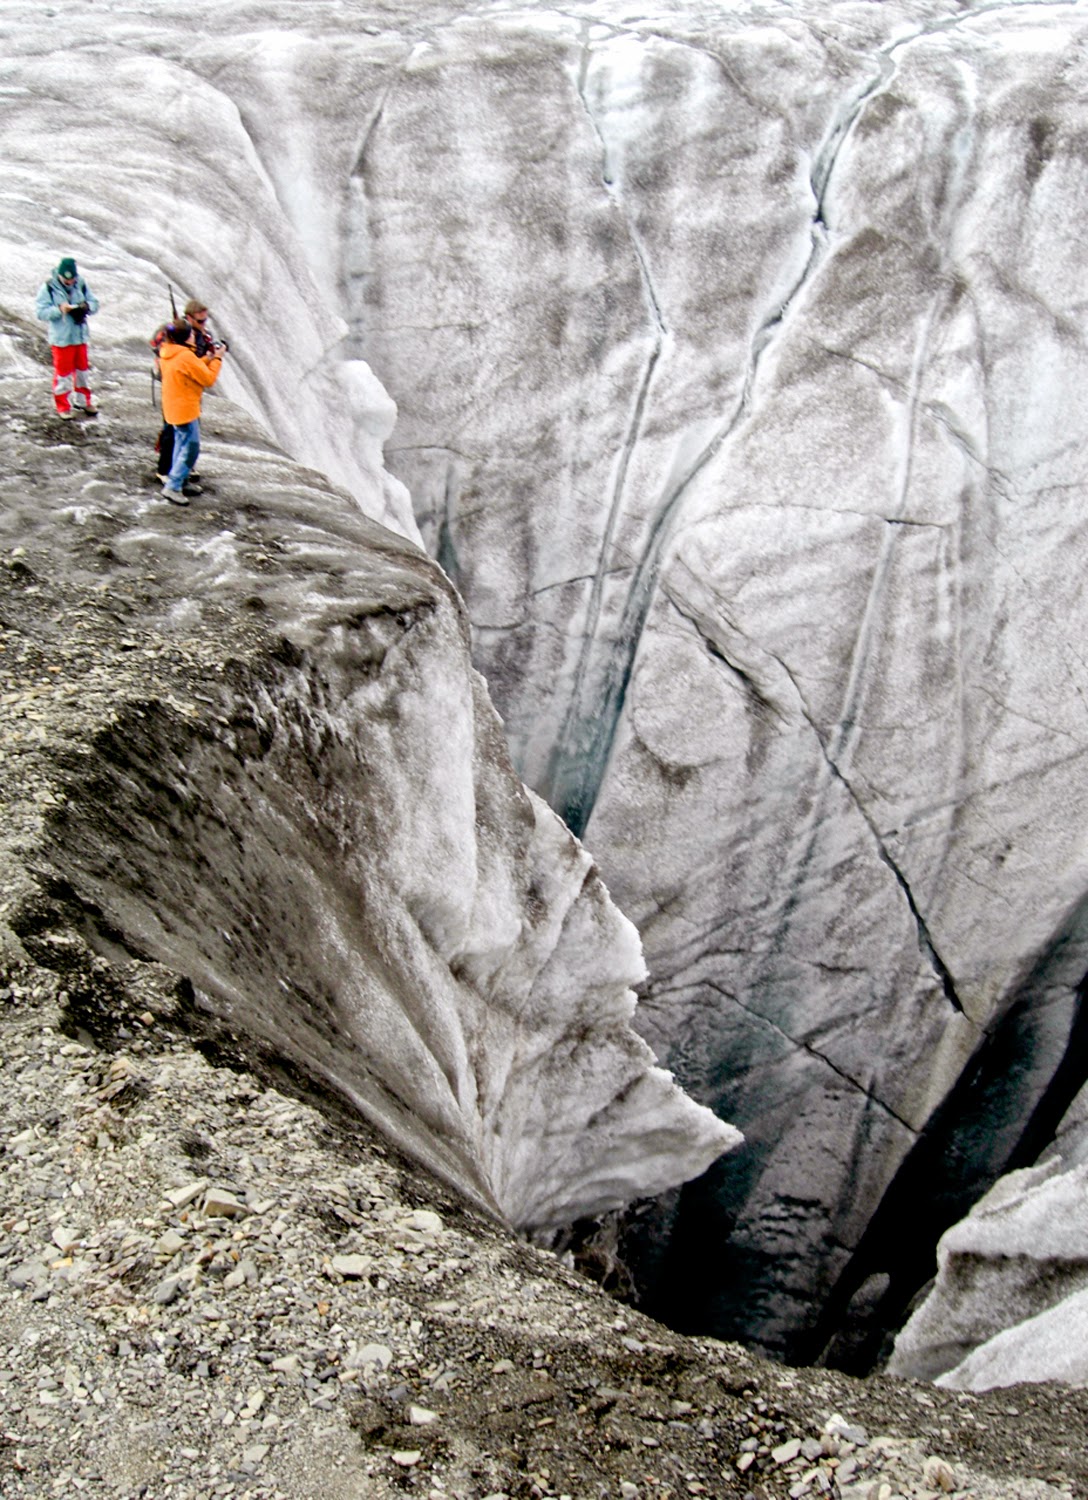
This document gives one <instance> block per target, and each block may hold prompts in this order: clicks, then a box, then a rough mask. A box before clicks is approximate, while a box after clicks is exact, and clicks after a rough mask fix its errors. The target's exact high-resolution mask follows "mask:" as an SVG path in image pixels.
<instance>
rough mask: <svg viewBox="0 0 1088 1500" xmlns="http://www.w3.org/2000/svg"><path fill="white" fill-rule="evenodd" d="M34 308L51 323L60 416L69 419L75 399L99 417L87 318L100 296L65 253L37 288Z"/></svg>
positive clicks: (82, 408) (79, 406)
mask: <svg viewBox="0 0 1088 1500" xmlns="http://www.w3.org/2000/svg"><path fill="white" fill-rule="evenodd" d="M34 310H35V312H36V313H37V315H38V317H39V318H41V320H42V322H43V323H46V324H48V327H49V343H50V345H51V346H52V350H53V400H54V402H55V404H56V408H57V416H58V417H61V418H62V419H63V420H64V421H66V422H67V421H70V420H71V418H72V416H73V411H72V402H73V400H74V401H75V405H76V409H77V410H79V411H82V412H84V413H85V414H86V415H87V416H88V417H97V415H98V407H97V406H96V405H95V404H94V396H93V395H92V394H91V377H90V374H89V373H88V372H89V370H90V353H89V350H88V347H87V346H88V342H89V341H88V334H87V319H88V318H89V317H90V316H91V314H92V313H96V312H97V311H98V298H97V297H96V296H95V295H94V293H93V292H92V291H91V289H90V287H89V286H88V285H87V283H86V282H85V281H84V280H83V277H82V276H81V275H80V274H79V271H78V269H77V267H76V263H75V261H74V260H73V259H72V257H71V256H70V255H66V256H65V257H64V259H63V260H62V261H61V262H60V264H59V265H58V266H57V269H56V270H55V271H54V272H53V273H52V275H51V276H50V277H49V280H48V281H46V282H44V283H43V285H42V287H41V290H40V291H39V292H38V300H37V303H36V305H35V309H34Z"/></svg>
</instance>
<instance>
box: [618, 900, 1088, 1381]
mask: <svg viewBox="0 0 1088 1500" xmlns="http://www.w3.org/2000/svg"><path fill="white" fill-rule="evenodd" d="M1086 908H1088V901H1086V902H1083V903H1081V904H1080V905H1079V906H1078V908H1077V909H1076V910H1075V911H1074V913H1073V914H1072V916H1071V917H1070V919H1069V920H1068V922H1067V923H1066V924H1065V925H1064V927H1063V929H1062V930H1061V931H1059V933H1057V934H1056V935H1055V939H1054V941H1053V942H1052V944H1051V945H1049V947H1048V949H1047V951H1046V954H1045V956H1044V957H1043V958H1041V959H1040V960H1039V961H1038V962H1037V964H1036V965H1035V966H1034V968H1033V970H1032V971H1031V972H1030V973H1029V974H1028V975H1027V976H1026V978H1025V979H1024V980H1023V981H1022V983H1021V984H1020V985H1019V986H1018V987H1017V990H1016V993H1015V997H1014V999H1013V1000H1012V1003H1011V1004H1010V1005H1009V1006H1008V1007H1007V1009H1006V1010H1005V1012H1004V1013H1003V1015H1001V1016H1000V1017H999V1018H998V1019H996V1020H995V1022H994V1024H993V1025H992V1027H991V1028H990V1030H989V1031H988V1032H987V1034H986V1035H985V1037H984V1038H983V1040H982V1042H981V1043H980V1045H979V1046H978V1048H977V1049H976V1051H975V1053H974V1055H973V1057H972V1058H971V1060H970V1063H969V1064H968V1066H967V1067H966V1068H965V1070H964V1072H963V1074H962V1075H961V1077H960V1080H959V1082H958V1083H957V1085H956V1086H955V1087H954V1088H953V1089H952V1091H951V1092H950V1094H949V1095H948V1096H947V1098H946V1099H945V1101H944V1102H943V1104H942V1105H941V1106H940V1107H939V1108H938V1109H937V1110H936V1111H935V1112H934V1114H933V1115H932V1117H931V1118H930V1120H929V1122H928V1124H927V1125H926V1127H925V1128H924V1130H923V1131H922V1132H921V1134H920V1135H919V1137H918V1139H917V1142H916V1144H915V1145H914V1147H913V1148H912V1149H911V1150H910V1152H909V1153H908V1154H907V1156H906V1157H905V1158H904V1159H903V1161H902V1163H901V1165H900V1167H899V1169H898V1171H897V1172H896V1173H895V1175H894V1177H893V1179H892V1181H891V1182H890V1184H889V1186H888V1188H887V1189H886V1191H885V1193H884V1195H883V1197H882V1199H881V1201H880V1203H879V1204H878V1206H877V1207H876V1210H875V1212H874V1213H873V1214H872V1216H871V1218H870V1219H869V1222H868V1225H867V1228H866V1230H865V1231H864V1233H863V1234H862V1236H861V1238H860V1240H859V1241H858V1242H857V1244H856V1245H855V1246H854V1247H852V1248H850V1247H845V1248H844V1247H838V1248H839V1252H840V1264H841V1265H842V1269H841V1270H839V1272H838V1274H837V1276H834V1277H833V1279H829V1291H828V1294H827V1296H826V1297H824V1298H823V1299H812V1300H811V1302H810V1304H809V1305H807V1306H805V1305H802V1304H801V1303H800V1302H799V1301H798V1299H797V1297H796V1296H795V1295H794V1294H792V1293H791V1288H790V1283H791V1274H790V1265H789V1259H788V1253H787V1254H785V1255H783V1254H782V1253H781V1247H778V1249H776V1247H774V1246H772V1245H769V1244H768V1245H761V1244H759V1243H757V1242H755V1241H754V1240H752V1238H751V1237H750V1236H749V1235H747V1234H746V1235H745V1236H744V1237H743V1239H741V1238H739V1237H738V1235H737V1234H735V1233H734V1228H735V1225H736V1222H737V1220H738V1219H739V1218H741V1217H743V1206H744V1204H745V1202H746V1200H747V1199H748V1198H749V1196H750V1195H751V1193H752V1191H753V1188H754V1186H755V1183H756V1181H757V1180H758V1177H759V1175H760V1168H761V1163H760V1152H759V1150H758V1149H752V1150H749V1149H748V1148H742V1150H741V1151H740V1152H737V1153H734V1154H733V1155H731V1156H729V1157H725V1158H723V1159H721V1160H720V1161H718V1162H716V1163H715V1164H714V1165H713V1166H712V1167H711V1168H710V1169H709V1170H708V1171H707V1172H705V1173H704V1174H703V1175H702V1176H701V1177H700V1178H698V1179H697V1180H696V1181H694V1182H691V1183H688V1184H687V1185H686V1186H685V1187H684V1188H683V1189H682V1190H680V1191H679V1192H678V1193H676V1194H674V1195H673V1196H672V1198H671V1199H670V1200H669V1202H668V1203H667V1204H664V1205H655V1206H654V1208H653V1209H652V1210H651V1211H649V1212H647V1213H645V1214H644V1215H643V1216H642V1217H640V1216H639V1215H638V1214H637V1213H636V1214H634V1215H631V1216H629V1220H628V1223H627V1225H626V1229H625V1236H624V1254H625V1257H626V1258H627V1260H628V1262H629V1263H630V1265H631V1266H632V1268H633V1274H634V1278H635V1281H636V1284H637V1285H638V1287H639V1288H640V1294H639V1300H640V1301H641V1304H642V1306H643V1307H644V1308H645V1309H646V1310H647V1311H649V1312H651V1313H652V1314H653V1315H654V1316H656V1317H658V1318H660V1319H661V1320H662V1321H664V1322H667V1323H669V1324H670V1325H671V1326H673V1327H676V1328H678V1329H680V1330H682V1331H684V1332H688V1333H702V1334H711V1335H713V1336H714V1337H717V1338H722V1339H732V1340H738V1341H740V1342H744V1343H749V1344H756V1345H758V1346H759V1347H761V1348H762V1349H763V1350H764V1351H765V1352H767V1353H769V1354H771V1355H772V1356H774V1357H777V1358H780V1359H782V1360H784V1361H786V1362H788V1363H790V1364H796V1365H811V1364H817V1363H823V1364H828V1365H831V1366H833V1367H835V1368H839V1369H842V1370H845V1371H847V1372H849V1373H852V1374H866V1373H869V1372H870V1371H872V1370H873V1369H875V1368H877V1367H879V1366H880V1365H881V1364H882V1363H883V1362H884V1361H885V1360H886V1358H887V1356H888V1355H889V1353H890V1351H891V1345H892V1342H893V1340H894V1337H895V1335H896V1333H897V1332H898V1331H899V1329H900V1328H901V1326H902V1324H903V1323H904V1321H905V1319H906V1317H907V1316H908V1314H909V1312H910V1310H911V1304H912V1302H913V1301H914V1300H915V1299H916V1298H917V1296H918V1294H919V1293H920V1292H921V1291H922V1289H923V1288H925V1286H926V1285H927V1283H928V1282H929V1281H930V1280H931V1278H932V1277H933V1275H934V1272H935V1270H936V1247H937V1242H938V1240H939V1239H940V1238H941V1236H942V1235H943V1234H944V1233H945V1231H946V1230H947V1229H949V1228H950V1227H951V1226H952V1225H953V1224H955V1223H956V1222H958V1221H959V1220H960V1219H962V1218H964V1217H965V1216H966V1215H967V1214H968V1213H969V1212H970V1210H971V1208H972V1207H973V1206H974V1205H975V1204H976V1203H977V1202H978V1200H979V1199H980V1198H981V1197H982V1196H983V1195H984V1194H985V1193H986V1192H987V1191H988V1190H989V1189H990V1188H991V1187H992V1186H993V1185H994V1183H995V1182H996V1181H997V1180H998V1178H999V1177H1001V1176H1002V1175H1003V1174H1005V1173H1006V1172H1009V1171H1012V1170H1014V1169H1016V1168H1020V1167H1024V1166H1029V1165H1031V1164H1032V1163H1033V1162H1035V1161H1037V1160H1038V1159H1039V1158H1040V1156H1042V1155H1045V1153H1046V1152H1047V1150H1048V1148H1049V1147H1050V1146H1051V1145H1052V1144H1053V1142H1054V1140H1055V1136H1056V1132H1057V1130H1058V1127H1059V1125H1060V1123H1061V1121H1062V1119H1063V1117H1064V1116H1065V1114H1066V1112H1067V1111H1068V1109H1069V1107H1070V1105H1071V1104H1072V1102H1073V1100H1074V1099H1075V1097H1076V1095H1077V1093H1078V1092H1079V1090H1080V1089H1081V1088H1082V1087H1083V1085H1084V1083H1085V1077H1086V1071H1088V1005H1086V1004H1085V1000H1086V998H1088V921H1086ZM730 1118H731V1119H732V1120H734V1121H735V1122H736V1123H737V1124H738V1125H739V1126H740V1128H741V1129H743V1128H744V1119H743V1117H742V1116H740V1114H739V1112H738V1110H737V1109H735V1108H734V1109H733V1110H732V1112H731V1114H730ZM792 1208H793V1210H795V1211H796V1210H798V1209H799V1206H798V1205H793V1206H792ZM802 1211H803V1210H802ZM829 1250H830V1247H829ZM831 1259H832V1257H830V1255H829V1264H831ZM843 1261H844V1263H843Z"/></svg>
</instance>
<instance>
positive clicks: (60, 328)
mask: <svg viewBox="0 0 1088 1500" xmlns="http://www.w3.org/2000/svg"><path fill="white" fill-rule="evenodd" d="M62 302H86V304H87V312H88V314H90V313H96V312H97V311H98V298H97V297H96V296H95V294H94V293H93V292H92V291H91V289H90V287H89V286H88V285H87V283H86V282H85V281H84V280H83V277H82V276H77V277H76V279H75V281H74V282H73V283H72V285H71V286H65V285H64V282H63V281H61V279H60V277H59V276H58V275H57V273H56V271H54V272H53V274H52V276H50V278H49V280H48V281H46V282H44V283H43V285H42V289H41V291H40V292H39V293H38V300H37V303H36V304H35V307H34V311H35V312H36V313H37V315H38V317H39V318H41V320H42V322H43V323H47V324H48V325H49V342H50V343H51V344H56V345H58V346H60V347H62V348H63V347H66V346H67V345H69V344H85V343H86V342H87V324H86V323H85V322H84V323H77V322H76V320H75V319H74V318H73V317H72V316H71V314H70V313H62V312H61V310H60V305H61V303H62Z"/></svg>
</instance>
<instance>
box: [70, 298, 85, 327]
mask: <svg viewBox="0 0 1088 1500" xmlns="http://www.w3.org/2000/svg"><path fill="white" fill-rule="evenodd" d="M68 316H69V317H70V318H71V320H72V322H73V323H82V322H84V321H85V319H86V317H87V304H86V302H73V304H72V305H71V307H69V309H68Z"/></svg>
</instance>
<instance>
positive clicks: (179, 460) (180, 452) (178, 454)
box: [166, 417, 200, 490]
mask: <svg viewBox="0 0 1088 1500" xmlns="http://www.w3.org/2000/svg"><path fill="white" fill-rule="evenodd" d="M199 457H200V418H199V417H198V418H197V420H196V421H195V422H182V423H181V425H180V426H175V428H174V462H173V463H172V464H171V465H170V475H169V477H168V479H167V481H166V488H167V489H169V490H180V489H181V487H182V485H184V483H185V481H186V480H187V479H188V477H189V475H190V474H191V473H192V471H193V470H194V469H195V468H196V461H197V459H198V458H199Z"/></svg>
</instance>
